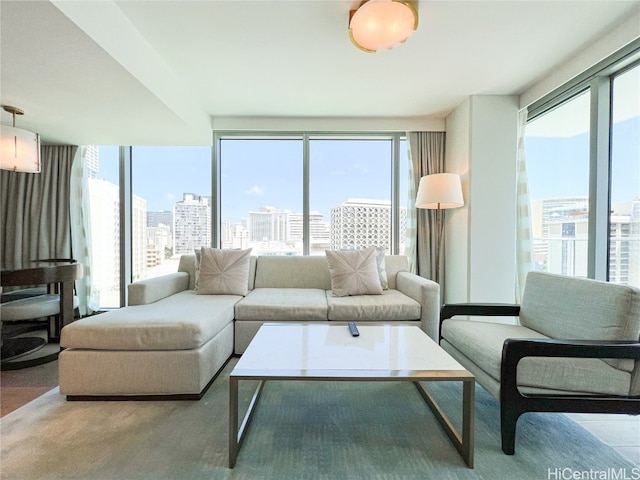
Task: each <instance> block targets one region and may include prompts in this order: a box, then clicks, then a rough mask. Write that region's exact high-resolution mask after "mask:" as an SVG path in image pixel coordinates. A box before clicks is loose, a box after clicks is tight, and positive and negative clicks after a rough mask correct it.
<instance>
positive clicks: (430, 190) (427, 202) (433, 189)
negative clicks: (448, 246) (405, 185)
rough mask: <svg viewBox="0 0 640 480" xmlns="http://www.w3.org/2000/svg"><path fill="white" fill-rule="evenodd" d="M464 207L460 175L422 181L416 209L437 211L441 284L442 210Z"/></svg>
mask: <svg viewBox="0 0 640 480" xmlns="http://www.w3.org/2000/svg"><path fill="white" fill-rule="evenodd" d="M463 205H464V200H463V198H462V185H461V182H460V175H458V174H456V173H434V174H432V175H426V176H424V177H422V178H421V179H420V185H419V186H418V195H417V196H416V208H425V209H430V210H436V234H435V243H436V248H435V250H436V277H435V278H434V279H433V280H434V281H435V282H436V283H440V250H441V248H442V234H443V231H444V225H443V215H444V212H443V211H442V210H445V209H448V208H458V207H462V206H463Z"/></svg>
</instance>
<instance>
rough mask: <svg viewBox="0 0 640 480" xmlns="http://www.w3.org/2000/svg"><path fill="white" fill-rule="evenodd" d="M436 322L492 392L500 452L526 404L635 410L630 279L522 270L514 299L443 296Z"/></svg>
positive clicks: (636, 341)
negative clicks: (461, 300) (454, 300)
mask: <svg viewBox="0 0 640 480" xmlns="http://www.w3.org/2000/svg"><path fill="white" fill-rule="evenodd" d="M459 315H465V316H473V317H475V316H491V317H499V316H507V317H516V320H515V322H508V321H507V322H504V321H501V322H497V321H495V319H494V321H478V320H477V319H459V318H452V317H454V316H459ZM440 327H441V328H440V344H441V346H442V348H444V349H445V350H446V351H447V352H449V353H450V354H451V355H452V356H453V357H454V358H456V359H457V360H458V361H459V362H460V363H461V364H462V365H463V366H465V368H467V369H468V370H469V371H471V372H472V373H473V374H474V375H475V376H476V381H477V382H478V383H479V384H480V385H481V386H482V387H484V388H485V389H486V390H487V391H488V392H489V393H491V394H492V395H493V396H494V397H495V398H496V399H497V400H499V402H500V422H501V434H502V450H503V451H504V453H506V454H508V455H512V454H513V453H514V451H515V437H516V423H517V421H518V418H519V417H520V415H522V414H523V413H526V412H576V413H624V414H639V413H640V290H639V289H637V288H632V287H628V286H622V285H615V284H611V283H606V282H599V281H595V280H589V279H584V278H576V277H567V276H562V275H554V274H548V273H541V272H530V273H529V275H528V276H527V282H526V285H525V291H524V295H523V300H522V304H521V305H505V304H450V305H444V306H443V308H442V310H441V315H440Z"/></svg>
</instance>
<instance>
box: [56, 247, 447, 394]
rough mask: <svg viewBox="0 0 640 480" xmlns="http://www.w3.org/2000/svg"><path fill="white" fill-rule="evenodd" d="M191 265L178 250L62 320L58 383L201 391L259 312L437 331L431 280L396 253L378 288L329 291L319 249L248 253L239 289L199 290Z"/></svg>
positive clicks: (239, 348)
mask: <svg viewBox="0 0 640 480" xmlns="http://www.w3.org/2000/svg"><path fill="white" fill-rule="evenodd" d="M195 270H196V266H195V255H183V256H182V257H181V259H180V264H179V267H178V272H176V273H172V274H168V275H164V276H162V277H157V278H153V279H149V280H143V281H139V282H136V283H133V284H131V285H130V286H129V290H128V293H129V302H128V303H129V306H127V307H125V308H121V309H118V310H113V311H110V312H106V313H102V314H100V315H95V316H92V317H88V318H85V319H82V320H78V321H76V322H74V323H72V324H70V325H68V326H66V327H65V328H64V329H63V330H62V336H61V346H62V347H63V348H64V350H63V351H62V352H61V354H60V362H59V363H60V391H61V393H62V394H64V395H67V398H68V399H70V400H78V399H90V398H104V397H115V398H120V397H130V398H131V397H135V398H138V397H142V398H150V397H151V398H158V397H164V396H167V397H169V398H176V399H180V398H184V399H196V398H200V397H201V396H202V394H204V392H205V391H206V389H207V387H208V385H209V384H210V383H211V382H212V381H213V379H214V378H215V376H216V373H217V372H218V371H219V370H220V369H221V368H222V367H223V366H224V364H225V363H226V361H227V360H228V359H229V357H230V356H231V355H232V354H233V353H234V352H235V353H236V354H242V353H243V352H244V350H245V349H246V347H247V345H248V344H249V343H250V341H251V339H252V338H253V336H254V335H255V333H256V332H257V330H258V329H259V328H260V326H261V325H262V324H263V323H265V322H268V323H272V322H295V323H310V322H336V323H346V322H348V321H356V322H358V323H361V324H366V323H394V324H412V325H418V326H420V327H421V328H422V329H423V330H424V331H425V332H426V333H427V334H429V335H430V336H431V337H432V338H433V339H435V340H437V339H438V335H439V331H438V328H439V311H440V287H439V285H438V284H437V283H435V282H432V281H430V280H427V279H424V278H422V277H419V276H417V275H414V274H412V273H410V272H409V265H408V260H407V257H405V256H402V255H387V256H385V270H386V274H387V281H388V289H387V290H384V291H383V294H382V295H356V296H346V297H334V296H333V295H332V291H331V276H330V272H329V268H328V263H327V258H326V257H324V256H317V257H316V256H298V257H284V256H259V257H251V258H250V268H249V278H248V291H249V293H248V294H247V295H246V296H242V295H198V294H197V292H196V291H195V290H194V287H195V276H196V275H195V273H196V272H195ZM285 347H286V346H285Z"/></svg>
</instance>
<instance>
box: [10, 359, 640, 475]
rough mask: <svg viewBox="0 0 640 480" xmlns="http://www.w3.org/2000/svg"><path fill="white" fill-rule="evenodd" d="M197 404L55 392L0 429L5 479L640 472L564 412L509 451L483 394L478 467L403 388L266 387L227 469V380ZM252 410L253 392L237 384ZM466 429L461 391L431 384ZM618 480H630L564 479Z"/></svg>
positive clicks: (524, 424)
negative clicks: (79, 397) (83, 398)
mask: <svg viewBox="0 0 640 480" xmlns="http://www.w3.org/2000/svg"><path fill="white" fill-rule="evenodd" d="M235 363H236V360H232V361H231V362H229V364H228V365H227V366H226V367H225V368H224V370H223V372H222V373H221V375H220V376H219V377H218V378H217V379H216V381H215V382H214V383H213V385H212V386H211V388H210V389H209V391H208V392H207V394H206V395H205V396H204V397H203V398H202V399H201V400H200V401H197V402H196V401H194V402H191V401H186V402H160V401H158V402H155V401H154V402H67V401H65V399H64V397H63V396H61V395H60V393H59V391H58V389H54V390H52V391H50V392H48V393H46V394H45V395H43V396H41V397H39V398H37V399H36V400H34V401H33V402H31V403H29V404H27V405H25V406H24V407H22V408H20V409H18V410H16V411H14V412H12V413H10V414H9V415H7V416H5V417H4V418H2V419H1V420H0V435H1V440H2V450H1V457H0V461H1V463H0V473H1V477H2V479H4V480H38V479H46V480H55V479H65V480H70V479H83V480H90V479H101V480H121V479H127V480H134V479H144V480H163V479H171V480H178V479H189V480H192V479H193V480H196V479H278V480H283V479H332V480H333V479H431V478H433V479H436V478H437V479H478V478H482V479H496V480H500V479H539V480H543V479H549V478H633V477H631V475H632V474H633V473H634V472H635V473H637V474H640V471H639V470H638V469H637V467H635V466H634V464H633V463H632V462H631V461H629V460H627V459H625V458H624V457H623V456H622V455H620V454H619V453H618V452H616V451H615V450H614V449H612V448H611V447H609V446H608V445H606V444H604V443H603V442H601V441H600V440H599V439H597V438H596V437H595V436H594V435H592V434H591V433H589V432H588V431H586V430H585V429H584V428H583V427H581V426H580V425H578V424H577V423H575V422H573V421H572V420H570V419H569V418H567V417H566V416H565V415H562V414H549V413H547V414H536V413H530V414H525V415H524V416H522V417H521V419H520V421H519V422H518V432H517V440H516V454H515V455H514V456H507V455H504V454H503V453H502V451H501V450H500V435H499V410H498V405H497V402H496V401H495V400H494V399H493V398H492V397H491V396H490V395H489V394H488V393H487V392H486V391H484V390H483V389H482V388H481V387H477V389H476V425H475V468H474V469H469V468H467V467H466V465H465V463H464V461H463V460H462V458H461V457H460V456H459V454H458V452H457V450H456V449H455V448H454V447H453V445H452V444H451V443H450V442H449V439H448V437H447V436H446V435H445V434H444V432H443V431H442V429H441V428H440V426H439V424H438V423H437V421H436V420H435V418H434V417H433V415H432V413H431V411H430V410H429V408H428V407H427V405H426V404H425V403H424V401H423V399H422V397H420V395H419V393H418V391H417V390H416V388H415V387H414V386H413V385H411V384H410V383H403V382H379V383H373V382H269V383H267V385H266V386H265V389H264V392H263V395H262V397H261V399H260V403H259V405H258V408H257V411H256V414H255V417H254V420H253V423H252V424H251V427H250V429H249V432H248V434H247V437H246V439H245V442H244V444H243V446H242V448H241V450H240V454H239V456H238V462H237V464H236V467H235V468H234V469H229V468H227V465H228V463H227V462H228V450H227V445H228V444H227V435H228V431H227V430H228V375H229V373H230V372H231V370H232V368H233V366H234V365H235ZM240 386H241V390H240V399H241V404H240V408H241V410H242V411H244V409H246V406H247V405H248V403H249V400H250V397H251V394H252V393H253V392H252V390H253V387H254V386H255V384H252V382H241V383H240ZM429 388H430V391H431V392H432V393H433V394H434V396H435V397H436V398H437V400H438V402H439V403H440V405H441V406H442V407H443V408H444V409H445V411H447V413H448V415H450V418H451V420H452V422H453V423H454V425H456V427H458V428H459V425H460V417H461V414H460V413H459V412H460V409H461V408H460V405H461V401H460V396H461V395H460V393H461V392H460V390H461V386H460V385H458V384H456V383H453V382H442V383H438V384H430V387H429ZM574 472H580V473H583V472H596V474H598V472H614V473H620V472H622V473H624V474H625V475H627V477H624V476H618V477H611V476H609V477H602V476H593V475H592V476H588V477H584V476H581V477H573V476H571V477H567V476H566V475H567V474H572V475H573V474H574ZM562 475H564V476H562Z"/></svg>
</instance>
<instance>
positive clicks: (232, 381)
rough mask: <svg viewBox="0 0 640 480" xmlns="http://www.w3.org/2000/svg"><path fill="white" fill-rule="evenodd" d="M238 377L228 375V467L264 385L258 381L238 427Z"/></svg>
mask: <svg viewBox="0 0 640 480" xmlns="http://www.w3.org/2000/svg"><path fill="white" fill-rule="evenodd" d="M238 380H239V378H238V377H234V376H230V377H229V468H233V467H234V466H235V464H236V460H237V458H238V453H239V452H240V446H241V445H242V441H243V440H244V437H245V435H246V433H247V430H248V429H249V425H250V423H251V419H252V418H253V413H254V411H255V409H256V406H257V405H258V400H259V399H260V394H261V393H262V388H263V387H264V383H265V381H264V380H261V381H260V382H258V386H257V387H256V390H255V392H254V393H253V397H252V398H251V402H250V403H249V408H248V409H247V413H246V414H245V416H244V419H243V420H242V425H240V427H239V428H238Z"/></svg>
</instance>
